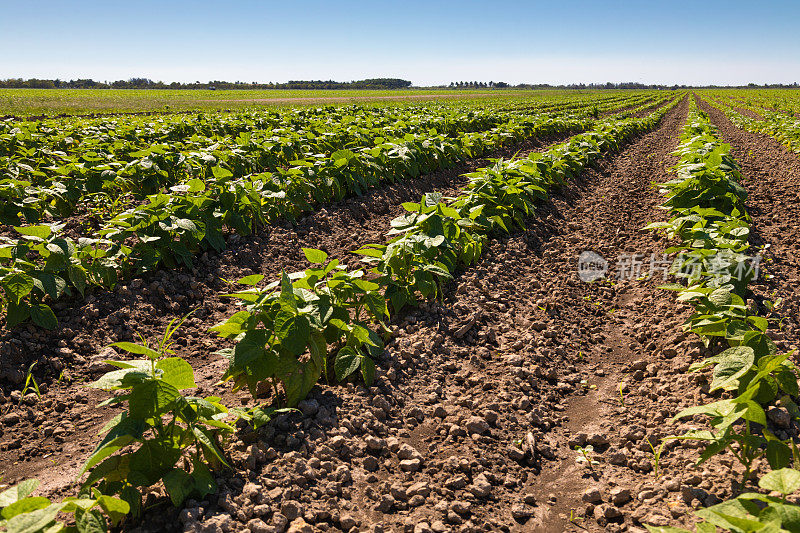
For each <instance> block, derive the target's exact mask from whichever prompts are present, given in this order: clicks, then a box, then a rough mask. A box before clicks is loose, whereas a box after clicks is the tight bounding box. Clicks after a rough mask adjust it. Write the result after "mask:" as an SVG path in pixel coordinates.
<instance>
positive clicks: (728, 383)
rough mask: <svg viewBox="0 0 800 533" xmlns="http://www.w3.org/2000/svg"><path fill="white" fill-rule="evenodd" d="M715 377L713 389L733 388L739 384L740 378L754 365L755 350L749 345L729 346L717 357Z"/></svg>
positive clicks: (712, 383) (712, 384)
mask: <svg viewBox="0 0 800 533" xmlns="http://www.w3.org/2000/svg"><path fill="white" fill-rule="evenodd" d="M715 359H716V360H717V365H716V366H715V367H714V378H713V380H712V382H711V388H710V390H711V391H715V390H718V389H725V390H732V389H735V388H736V387H737V386H738V379H739V378H740V377H742V376H743V375H744V374H745V373H746V372H747V371H748V370H750V369H751V368H752V367H753V363H754V361H755V352H754V351H753V349H752V348H750V347H749V346H735V347H733V348H728V349H727V350H725V351H724V352H722V353H721V354H719V355H718V356H716V358H715Z"/></svg>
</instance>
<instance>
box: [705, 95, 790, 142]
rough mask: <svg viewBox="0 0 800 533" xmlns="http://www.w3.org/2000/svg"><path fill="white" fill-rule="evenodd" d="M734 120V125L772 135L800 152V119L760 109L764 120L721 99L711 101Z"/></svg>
mask: <svg viewBox="0 0 800 533" xmlns="http://www.w3.org/2000/svg"><path fill="white" fill-rule="evenodd" d="M709 104H710V105H712V106H714V107H716V108H717V109H720V110H721V111H722V112H724V113H725V115H726V116H727V117H728V118H729V119H730V121H731V122H733V124H734V126H736V127H737V128H741V129H743V130H745V131H749V132H752V133H759V134H763V135H770V136H772V137H774V138H775V139H776V140H777V141H778V142H780V143H781V144H783V145H784V146H786V148H788V149H789V150H791V151H792V152H794V153H796V154H800V120H799V119H797V118H795V117H794V116H791V115H787V114H784V113H776V112H774V111H767V110H763V109H762V110H759V113H760V114H761V115H762V116H763V117H764V119H763V120H757V119H754V118H750V117H746V116H744V115H742V114H741V113H739V112H738V111H736V110H735V109H733V108H732V107H730V106H729V105H727V104H724V103H722V102H720V101H709Z"/></svg>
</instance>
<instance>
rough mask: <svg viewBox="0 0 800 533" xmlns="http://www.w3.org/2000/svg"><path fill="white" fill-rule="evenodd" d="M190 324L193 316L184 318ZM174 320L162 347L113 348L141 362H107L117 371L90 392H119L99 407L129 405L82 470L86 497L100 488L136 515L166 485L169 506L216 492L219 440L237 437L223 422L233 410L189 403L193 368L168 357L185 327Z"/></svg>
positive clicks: (206, 401)
mask: <svg viewBox="0 0 800 533" xmlns="http://www.w3.org/2000/svg"><path fill="white" fill-rule="evenodd" d="M187 316H188V315H187ZM185 318H186V317H184V319H182V320H181V321H180V322H178V323H177V324H176V323H175V322H176V320H177V319H176V320H173V321H172V322H171V323H170V324H169V326H168V327H167V330H166V331H165V333H164V335H163V337H162V338H161V339H160V341H159V343H158V345H157V346H154V347H152V348H151V347H150V346H148V344H147V343H144V342H143V343H142V344H134V343H129V342H118V343H114V344H112V345H111V346H114V347H116V348H119V349H121V350H124V351H127V352H130V353H132V354H137V355H142V356H144V357H143V358H142V359H137V360H131V361H106V362H107V363H108V364H111V365H114V366H116V367H118V370H113V371H111V372H108V373H107V374H105V375H104V376H102V377H101V378H100V379H98V380H97V381H95V382H94V383H92V384H91V385H90V386H91V387H94V388H98V389H102V390H106V391H120V392H121V394H117V395H115V396H113V397H111V398H109V399H108V400H105V401H104V402H102V403H101V404H100V405H101V406H102V405H119V404H127V411H125V412H122V413H120V414H119V415H117V416H116V417H114V418H113V419H112V420H111V421H109V422H108V423H107V424H106V426H105V427H104V428H103V430H102V432H101V433H102V434H104V435H105V436H104V437H103V439H102V440H101V441H100V443H99V444H98V445H97V446H96V447H95V449H94V451H93V452H92V454H91V455H90V456H89V458H88V459H87V460H86V462H85V463H84V465H83V469H82V472H87V471H88V472H89V476H88V477H87V479H86V480H85V481H84V482H83V488H84V490H88V489H89V488H90V487H92V486H94V485H95V484H97V483H98V482H99V485H98V489H99V490H100V491H101V492H102V493H103V494H119V495H120V497H121V498H122V499H124V500H125V501H127V502H128V503H129V504H130V507H131V510H132V514H133V515H134V516H136V515H138V514H139V511H140V509H141V489H142V488H147V487H150V486H151V485H154V484H156V483H158V482H159V481H161V482H163V484H164V487H165V488H166V490H167V493H168V494H169V496H170V499H171V500H172V502H173V503H174V504H175V505H180V504H181V503H182V502H183V501H184V500H185V499H186V498H188V497H197V498H202V497H203V496H205V495H206V494H210V493H213V492H214V491H215V490H216V482H215V481H214V476H213V475H212V473H211V469H217V468H221V467H224V466H227V462H226V460H225V457H224V456H223V453H222V451H221V440H222V438H223V437H224V436H225V435H226V434H228V433H232V432H233V431H234V428H233V426H231V425H230V424H228V423H227V422H225V419H226V418H228V416H229V414H228V410H227V409H226V408H225V406H224V405H222V403H221V402H220V399H219V398H217V397H207V398H198V397H194V396H184V395H183V394H182V393H181V390H183V389H188V388H193V387H195V381H194V372H193V371H192V367H191V366H190V365H189V363H187V362H186V361H184V360H183V359H181V358H180V357H170V355H171V354H174V352H173V350H172V349H171V346H172V341H171V338H172V336H173V335H174V333H175V331H176V330H177V329H178V328H179V327H180V325H181V324H182V322H183V320H185Z"/></svg>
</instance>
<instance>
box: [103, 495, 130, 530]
mask: <svg viewBox="0 0 800 533" xmlns="http://www.w3.org/2000/svg"><path fill="white" fill-rule="evenodd" d="M97 505H99V506H100V508H101V509H102V510H103V512H104V513H106V515H108V517H109V518H110V519H111V523H112V524H114V525H117V524H119V523H120V522H121V521H122V520H123V519H124V518H125V517H126V516H127V515H128V513H129V512H130V510H131V506H130V505H129V504H128V502H126V501H124V500H120V499H119V498H114V497H113V496H106V495H105V494H102V495H100V496H99V497H98V498H97Z"/></svg>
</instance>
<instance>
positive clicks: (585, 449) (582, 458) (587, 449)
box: [575, 444, 600, 472]
mask: <svg viewBox="0 0 800 533" xmlns="http://www.w3.org/2000/svg"><path fill="white" fill-rule="evenodd" d="M575 451H577V452H578V457H576V458H575V461H576V462H578V463H586V466H588V467H589V470H591V471H592V472H594V466H595V465H599V464H600V461H597V460H595V459H592V457H591V456H590V455H589V454H590V453H593V452H594V446H592V445H591V444H590V445H588V446H575Z"/></svg>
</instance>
